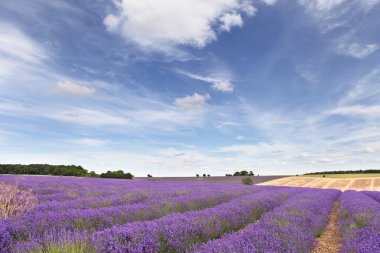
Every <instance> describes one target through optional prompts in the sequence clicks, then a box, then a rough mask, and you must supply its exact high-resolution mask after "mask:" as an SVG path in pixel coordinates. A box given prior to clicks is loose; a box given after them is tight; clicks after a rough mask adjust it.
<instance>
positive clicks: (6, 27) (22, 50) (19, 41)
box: [0, 22, 48, 64]
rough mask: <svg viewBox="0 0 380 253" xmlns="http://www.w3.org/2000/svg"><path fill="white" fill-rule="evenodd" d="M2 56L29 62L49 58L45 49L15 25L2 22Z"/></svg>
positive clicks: (0, 41) (0, 27)
mask: <svg viewBox="0 0 380 253" xmlns="http://www.w3.org/2000/svg"><path fill="white" fill-rule="evenodd" d="M0 31H1V36H0V57H1V58H2V57H4V56H5V57H7V58H13V59H17V60H21V61H24V62H28V63H33V64H36V63H39V62H41V61H42V60H45V59H47V58H48V55H47V53H46V52H45V50H44V49H43V48H42V47H41V46H40V45H39V44H38V43H37V42H35V41H34V40H32V39H30V38H29V37H28V36H27V35H25V34H24V33H23V32H22V31H20V30H19V29H18V28H16V27H15V26H13V25H10V24H7V23H1V22H0Z"/></svg>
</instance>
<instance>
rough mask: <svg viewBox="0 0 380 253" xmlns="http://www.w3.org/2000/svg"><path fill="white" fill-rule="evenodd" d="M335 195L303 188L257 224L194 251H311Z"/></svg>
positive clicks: (243, 252)
mask: <svg viewBox="0 0 380 253" xmlns="http://www.w3.org/2000/svg"><path fill="white" fill-rule="evenodd" d="M339 194H340V191H338V190H320V189H304V190H303V192H302V193H300V194H297V195H295V196H293V197H292V198H289V199H288V200H287V201H285V202H284V203H283V204H282V205H281V206H279V207H277V208H275V209H274V210H273V211H272V212H269V213H267V214H265V215H263V216H262V218H261V219H260V221H258V222H257V223H254V224H251V225H249V226H248V227H246V228H245V229H242V230H240V231H238V232H235V233H231V234H227V235H225V236H223V237H221V238H220V239H216V240H212V241H209V242H207V243H203V244H199V245H197V246H196V247H195V250H194V252H196V253H231V252H239V253H245V252H246V253H248V252H259V253H260V252H262V253H264V252H311V251H312V249H313V248H314V246H315V242H316V239H315V238H316V237H317V236H319V235H320V234H321V233H322V231H323V230H324V228H325V227H326V225H327V224H328V217H329V215H328V214H329V212H330V211H331V210H332V206H333V203H334V201H335V200H336V198H337V197H338V196H339Z"/></svg>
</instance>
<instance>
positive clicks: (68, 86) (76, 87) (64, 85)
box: [55, 80, 95, 96]
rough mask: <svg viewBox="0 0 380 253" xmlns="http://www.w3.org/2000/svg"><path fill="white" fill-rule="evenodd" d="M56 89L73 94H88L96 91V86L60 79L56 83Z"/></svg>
mask: <svg viewBox="0 0 380 253" xmlns="http://www.w3.org/2000/svg"><path fill="white" fill-rule="evenodd" d="M55 90H56V91H57V92H59V93H62V94H65V95H71V96H86V95H91V94H93V93H95V89H94V88H90V87H87V86H84V85H81V84H77V83H74V82H71V81H67V80H65V81H60V82H58V83H57V84H56V87H55Z"/></svg>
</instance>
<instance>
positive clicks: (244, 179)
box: [242, 177, 253, 185]
mask: <svg viewBox="0 0 380 253" xmlns="http://www.w3.org/2000/svg"><path fill="white" fill-rule="evenodd" d="M242 182H243V184H246V185H252V184H253V180H252V179H251V178H250V177H246V178H243V180H242Z"/></svg>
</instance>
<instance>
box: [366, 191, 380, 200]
mask: <svg viewBox="0 0 380 253" xmlns="http://www.w3.org/2000/svg"><path fill="white" fill-rule="evenodd" d="M362 193H364V194H365V195H367V196H369V197H371V198H373V199H374V200H376V201H377V202H380V191H362Z"/></svg>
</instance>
